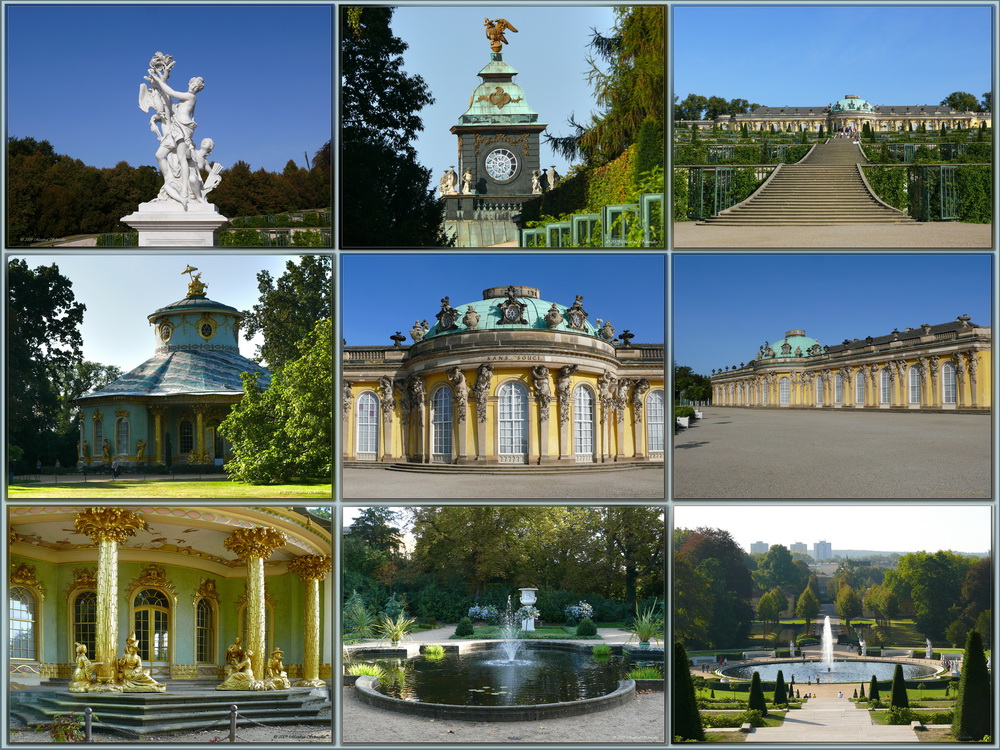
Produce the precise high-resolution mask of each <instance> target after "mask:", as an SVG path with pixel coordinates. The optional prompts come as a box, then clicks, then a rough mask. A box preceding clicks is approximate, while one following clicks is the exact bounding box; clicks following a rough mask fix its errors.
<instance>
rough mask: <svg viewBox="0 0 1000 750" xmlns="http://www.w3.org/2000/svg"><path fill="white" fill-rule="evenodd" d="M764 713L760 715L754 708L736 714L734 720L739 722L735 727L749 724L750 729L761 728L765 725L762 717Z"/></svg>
mask: <svg viewBox="0 0 1000 750" xmlns="http://www.w3.org/2000/svg"><path fill="white" fill-rule="evenodd" d="M766 715H767V714H766V713H763V714H762V713H761V712H760V711H758V710H757V709H755V708H748V709H747V710H746V711H743V712H742V713H740V714H738V715H737V717H736V720H737V721H738V722H739V724H737V726H742V725H743V724H744V723H747V724H750V726H752V727H762V726H764V724H765V721H764V717H765V716H766Z"/></svg>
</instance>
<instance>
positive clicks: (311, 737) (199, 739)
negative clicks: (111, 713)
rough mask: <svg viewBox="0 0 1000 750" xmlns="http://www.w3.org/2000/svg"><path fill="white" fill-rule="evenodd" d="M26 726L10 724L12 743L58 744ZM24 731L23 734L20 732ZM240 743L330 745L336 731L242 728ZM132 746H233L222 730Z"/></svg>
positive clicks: (99, 735)
mask: <svg viewBox="0 0 1000 750" xmlns="http://www.w3.org/2000/svg"><path fill="white" fill-rule="evenodd" d="M23 726H24V725H23V724H21V723H20V722H18V721H17V719H11V722H10V728H11V733H10V743H11V744H14V743H18V742H32V743H49V742H55V740H53V739H52V737H51V736H50V735H49V734H47V733H44V732H38V733H36V732H34V731H29V730H23V729H21V728H22V727H23ZM19 730H20V731H19ZM94 739H95V740H96V741H98V742H117V743H121V742H125V741H126V740H125V739H124V738H123V737H122V735H120V734H116V733H114V732H103V731H99V730H96V729H95V730H94ZM236 740H237V742H279V743H281V744H285V743H289V742H325V743H329V742H332V740H333V734H332V730H331V729H328V728H324V727H319V726H304V725H302V726H299V725H293V726H287V727H238V728H237V730H236ZM127 741H128V742H129V743H132V744H137V743H140V742H172V743H183V744H185V745H187V744H192V745H199V744H209V743H222V742H224V743H226V744H227V745H228V744H229V729H228V728H221V727H220V728H219V729H215V730H212V731H207V732H195V733H190V732H189V733H186V734H185V733H180V734H176V735H173V734H168V735H157V736H155V737H153V736H145V737H138V738H136V737H131V738H129V739H128V740H127Z"/></svg>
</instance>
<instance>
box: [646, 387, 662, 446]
mask: <svg viewBox="0 0 1000 750" xmlns="http://www.w3.org/2000/svg"><path fill="white" fill-rule="evenodd" d="M646 446H647V450H648V451H649V452H650V453H653V452H659V453H662V452H663V391H650V393H649V396H647V397H646Z"/></svg>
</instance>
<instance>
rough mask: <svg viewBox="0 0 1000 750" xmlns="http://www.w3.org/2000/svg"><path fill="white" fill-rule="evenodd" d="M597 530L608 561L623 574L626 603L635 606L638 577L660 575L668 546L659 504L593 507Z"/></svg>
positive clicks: (633, 607)
mask: <svg viewBox="0 0 1000 750" xmlns="http://www.w3.org/2000/svg"><path fill="white" fill-rule="evenodd" d="M592 510H593V513H594V515H593V518H594V521H595V524H594V531H595V532H597V535H598V538H600V539H601V540H602V542H603V548H604V550H605V551H606V553H607V559H608V563H609V564H610V565H611V566H612V567H613V569H614V570H616V571H620V572H621V573H622V574H623V575H624V580H623V583H624V592H623V593H624V600H625V606H626V607H628V608H629V609H635V604H636V591H637V587H638V583H639V581H640V580H641V579H642V578H643V577H645V576H649V575H651V574H652V575H655V576H657V578H659V576H660V572H661V571H662V569H663V564H664V563H663V556H664V554H665V550H666V538H665V536H664V534H665V527H664V524H663V517H662V515H661V511H660V509H659V508H655V507H643V506H626V505H618V506H605V507H599V508H594V509H592Z"/></svg>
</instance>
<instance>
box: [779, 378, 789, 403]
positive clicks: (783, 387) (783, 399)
mask: <svg viewBox="0 0 1000 750" xmlns="http://www.w3.org/2000/svg"><path fill="white" fill-rule="evenodd" d="M791 394H792V383H791V381H790V380H789V379H788V378H787V377H782V378H781V380H779V381H778V403H779V404H781V405H782V406H788V404H789V403H790V401H791Z"/></svg>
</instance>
